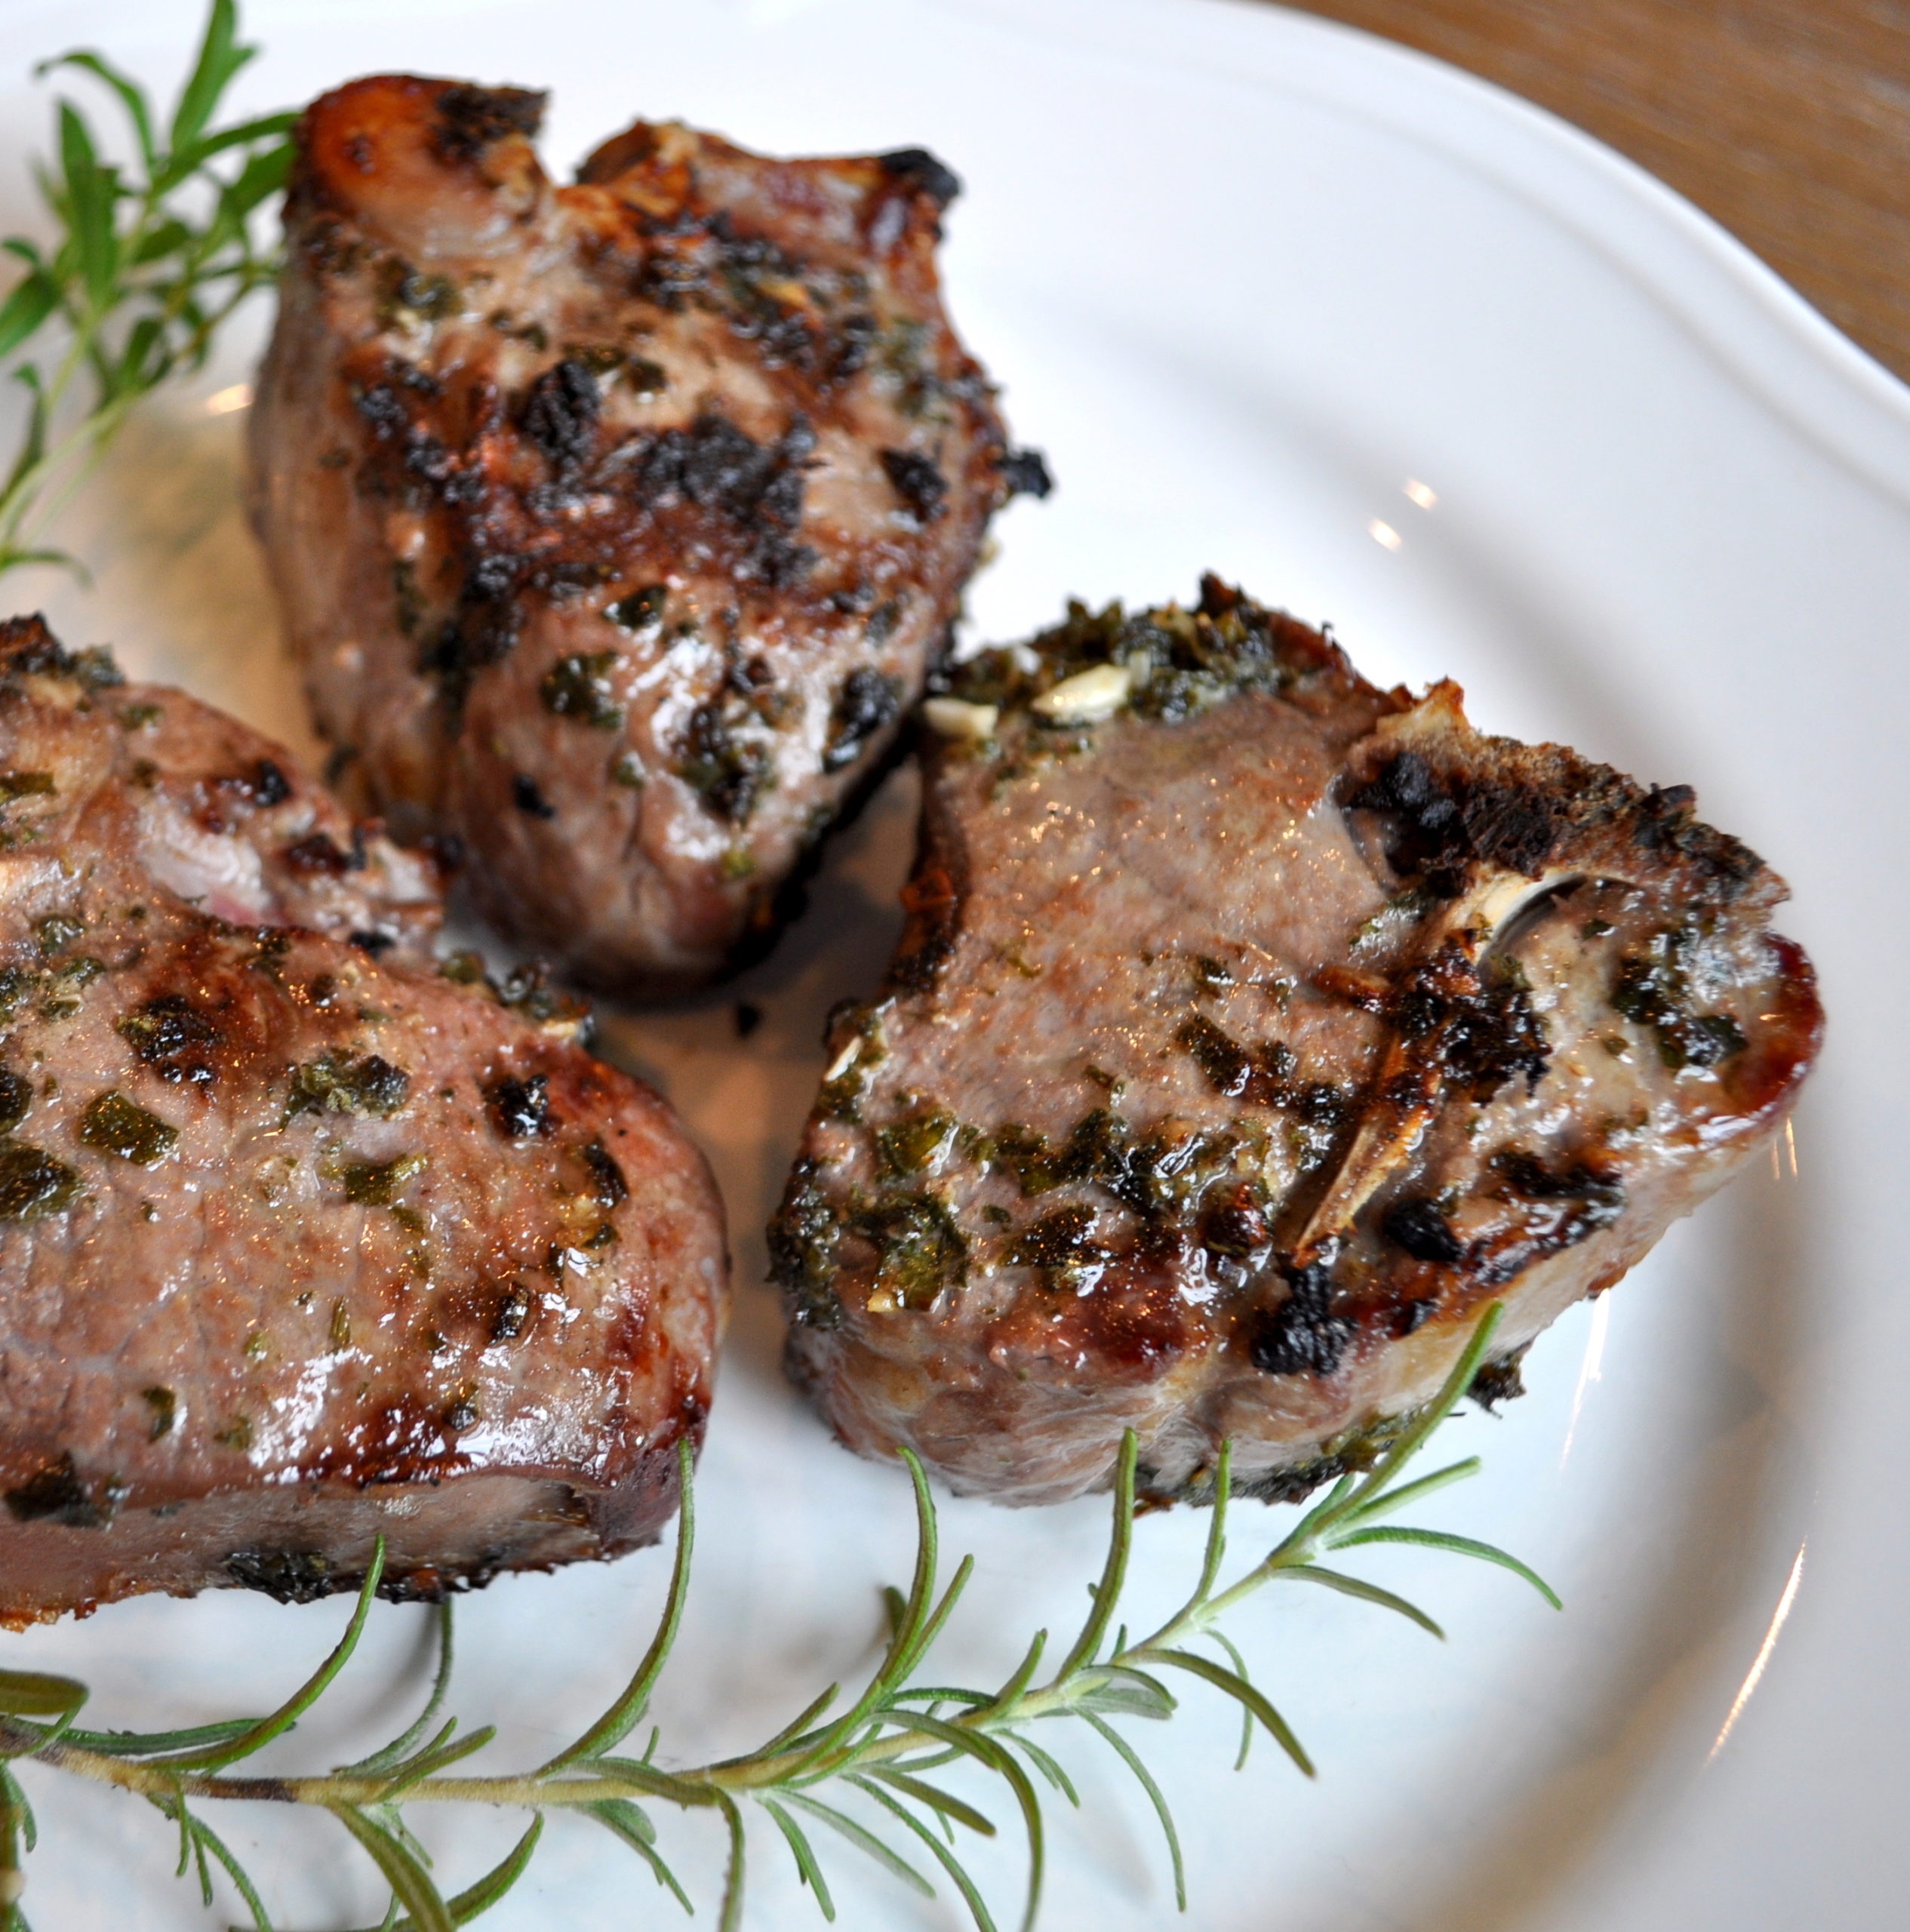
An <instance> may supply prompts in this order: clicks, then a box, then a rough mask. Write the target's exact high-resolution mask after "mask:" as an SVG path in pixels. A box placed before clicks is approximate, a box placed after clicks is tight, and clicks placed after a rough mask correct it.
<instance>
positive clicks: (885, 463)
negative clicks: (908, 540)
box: [882, 450, 949, 526]
mask: <svg viewBox="0 0 1910 1932" xmlns="http://www.w3.org/2000/svg"><path fill="white" fill-rule="evenodd" d="M882 468H883V469H884V471H885V472H887V475H888V479H889V481H890V485H891V486H892V487H893V489H894V491H895V494H897V496H898V497H900V498H901V499H902V501H903V506H905V507H906V509H908V511H909V513H910V515H912V516H913V517H914V518H915V521H917V522H918V523H919V524H921V525H924V526H926V525H929V524H931V523H933V521H935V519H936V518H937V517H939V516H940V515H942V513H943V511H944V510H945V509H946V508H947V504H946V502H945V500H944V499H946V497H947V496H948V494H949V483H948V478H946V477H945V476H944V475H943V474H942V472H941V471H940V469H937V467H936V466H935V464H934V463H933V462H931V461H930V459H929V458H928V457H925V456H917V455H916V454H915V453H914V452H913V451H910V450H884V451H883V452H882Z"/></svg>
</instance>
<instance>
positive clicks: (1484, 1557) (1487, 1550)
mask: <svg viewBox="0 0 1910 1932" xmlns="http://www.w3.org/2000/svg"><path fill="white" fill-rule="evenodd" d="M1358 1543H1416V1544H1418V1545H1419V1546H1420V1547H1421V1548H1422V1549H1444V1550H1447V1551H1450V1552H1451V1553H1452V1554H1453V1555H1455V1556H1475V1557H1477V1558H1478V1559H1479V1561H1481V1563H1496V1564H1498V1565H1499V1568H1500V1569H1502V1570H1509V1571H1511V1572H1512V1574H1513V1575H1514V1576H1515V1577H1524V1579H1525V1580H1526V1581H1527V1583H1530V1585H1531V1586H1532V1587H1533V1589H1535V1590H1536V1591H1537V1592H1539V1595H1541V1596H1542V1597H1543V1598H1545V1600H1546V1602H1548V1603H1549V1604H1551V1605H1552V1608H1553V1609H1554V1610H1563V1609H1564V1607H1565V1605H1564V1603H1563V1602H1562V1601H1561V1600H1560V1598H1559V1595H1558V1592H1557V1591H1555V1589H1553V1588H1552V1586H1551V1585H1550V1584H1549V1583H1547V1582H1546V1580H1545V1579H1544V1577H1541V1576H1540V1575H1539V1573H1538V1572H1537V1571H1536V1570H1533V1569H1530V1568H1528V1567H1527V1566H1526V1565H1525V1564H1523V1563H1521V1561H1519V1560H1518V1558H1517V1557H1516V1556H1509V1555H1507V1554H1506V1552H1505V1551H1504V1550H1502V1549H1498V1548H1496V1547H1495V1546H1493V1544H1491V1543H1480V1542H1478V1541H1477V1540H1475V1538H1473V1537H1456V1536H1453V1535H1451V1534H1448V1533H1447V1531H1444V1530H1415V1529H1408V1528H1406V1527H1403V1526H1401V1527H1386V1528H1384V1529H1377V1530H1355V1531H1353V1533H1352V1534H1351V1535H1350V1536H1343V1537H1339V1538H1338V1539H1337V1540H1336V1543H1335V1545H1334V1547H1335V1548H1336V1549H1352V1548H1353V1546H1355V1544H1358Z"/></svg>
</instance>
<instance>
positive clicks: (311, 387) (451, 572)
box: [252, 75, 1047, 996]
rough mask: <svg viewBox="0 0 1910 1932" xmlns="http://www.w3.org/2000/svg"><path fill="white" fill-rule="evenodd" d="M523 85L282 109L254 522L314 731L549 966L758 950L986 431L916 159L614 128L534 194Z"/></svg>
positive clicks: (970, 497) (392, 82) (957, 543)
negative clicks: (282, 188)
mask: <svg viewBox="0 0 1910 1932" xmlns="http://www.w3.org/2000/svg"><path fill="white" fill-rule="evenodd" d="M542 106H543V97H542V96H540V95H537V94H527V93H524V92H521V91H517V90H515V89H508V88H507V89H498V90H484V89H481V88H475V87H470V86H466V85H461V84H457V83H453V82H446V81H440V80H423V79H417V78H411V77H408V76H404V75H384V76H378V77H374V78H370V79H366V80H362V81H358V82H353V83H352V85H349V86H348V87H345V88H340V90H338V91H337V92H335V93H333V94H327V95H325V96H324V97H323V98H322V99H321V100H318V101H317V102H315V103H314V104H313V105H312V107H311V108H310V109H309V110H308V111H307V112H306V115H305V117H304V118H303V122H301V124H300V131H299V161H298V164H297V170H296V171H295V174H294V180H293V183H292V186H291V192H290V194H289V195H288V200H287V203H286V217H285V219H286V226H287V229H288V237H289V241H290V258H289V266H288V269H287V272H286V275H285V281H284V285H283V288H282V293H281V306H280V312H279V319H278V328H277V332H276V334H275V336H274V337H273V340H272V347H271V349H270V352H269V355H268V356H267V358H266V365H265V368H264V370H263V373H262V376H261V380H260V386H259V393H258V398H257V406H256V407H255V408H254V412H253V416H252V436H253V451H254V512H255V518H256V521H257V525H258V528H259V529H260V533H261V534H262V536H263V539H264V541H265V543H266V549H267V551H268V553H269V558H270V561H271V564H272V573H273V576H274V578H275V582H276V584H277V587H278V595H279V598H280V601H281V605H282V608H283V609H284V611H285V617H286V622H287V627H288V632H289V633H290V635H291V638H292V641H293V644H294V648H295V649H296V651H297V654H298V656H299V657H300V660H301V662H302V663H303V667H304V671H305V675H306V682H307V685H308V687H309V691H310V692H311V695H312V700H313V703H314V705H315V709H316V713H317V718H318V724H319V727H320V728H321V730H322V731H324V733H325V734H326V735H327V736H328V737H330V738H331V740H333V741H334V743H336V744H337V745H338V746H340V747H341V748H348V749H349V752H350V753H351V754H352V758H354V760H355V764H354V765H353V766H352V771H353V772H354V774H355V779H356V780H357V781H358V782H359V783H361V785H362V786H363V787H364V792H365V794H366V795H368V798H370V800H371V801H372V802H373V803H374V804H375V805H376V806H377V808H379V809H380V810H382V811H384V812H385V813H386V814H387V815H388V817H389V818H390V819H391V821H392V824H393V826H394V827H395V829H398V831H399V832H400V833H401V834H402V835H406V836H413V835H417V834H419V833H421V832H425V831H426V830H432V831H436V832H441V833H451V834H454V835H456V836H457V838H460V840H462V841H463V845H464V847H465V848H466V851H467V852H468V854H469V858H470V871H469V879H470V883H471V886H472V891H473V892H474V894H475V897H476V899H477V900H478V904H479V906H480V908H481V910H482V911H483V912H484V914H485V915H486V916H487V918H491V920H492V921H494V922H495V923H496V924H498V925H499V926H500V928H503V929H504V930H506V931H509V932H512V933H514V934H518V935H519V936H520V937H523V938H524V939H525V940H527V941H528V942H530V943H531V944H533V945H534V946H535V947H536V948H537V950H538V951H539V952H540V953H542V954H543V955H545V956H546V957H549V958H552V960H553V961H555V962H557V963H558V965H559V966H560V967H561V969H562V970H563V971H564V972H566V973H567V974H568V975H570V976H571V977H574V978H577V979H580V980H584V981H586V982H588V983H592V984H595V985H597V986H601V987H604V988H605V989H611V990H614V991H617V992H621V993H623V994H626V995H634V996H644V995H661V994H665V993H668V992H673V991H677V990H680V989H683V988H684V987H687V986H694V985H695V984H697V983H700V982H701V981H704V980H708V979H709V978H711V977H714V976H715V975H717V974H719V973H721V971H724V969H725V968H727V966H729V965H730V964H733V963H734V962H735V961H737V959H738V958H739V957H743V956H747V955H749V954H750V953H751V952H753V951H755V950H759V949H761V947H762V946H764V944H766V943H767V942H768V940H770V938H771V937H773V936H774V931H775V929H776V927H777V923H778V921H779V920H780V918H783V916H784V915H785V914H786V911H787V910H788V908H789V903H791V901H792V896H793V882H794V881H795V878H796V877H797V875H798V874H799V873H800V872H801V870H802V869H803V867H804V863H805V860H806V859H807V856H808V855H809V854H810V852H811V851H812V849H813V848H814V845H815V844H816V842H817V841H818V840H819V839H820V837H821V836H822V835H823V833H824V832H826V829H828V827H829V825H830V824H831V823H832V822H833V821H834V820H835V819H836V817H838V814H840V813H841V811H843V810H844V808H845V807H847V806H848V805H850V804H853V803H854V801H855V800H856V798H857V796H858V795H859V794H860V789H862V788H863V787H864V786H866V783H868V782H869V780H871V779H872V777H875V776H876V775H878V774H879V771H880V770H881V768H882V765H883V763H884V759H885V758H886V756H887V754H888V752H889V751H890V747H891V746H892V745H893V742H894V740H895V737H896V734H897V731H898V730H899V728H900V720H901V718H902V716H903V712H905V711H906V708H907V707H908V706H909V704H911V703H912V702H913V701H914V700H915V698H916V697H918V695H919V694H920V692H921V688H922V685H923V681H924V676H925V674H926V672H927V667H928V666H929V664H930V662H931V661H932V660H933V659H934V658H935V657H936V656H937V654H939V653H940V652H941V651H943V648H944V646H945V643H946V637H947V633H948V629H949V623H950V622H951V620H952V618H953V617H954V615H955V608H956V604H957V600H958V596H959V594H960V592H961V586H962V584H963V583H964V580H966V579H967V576H968V574H969V573H970V570H971V569H972V568H973V566H974V563H975V561H976V558H977V553H978V551H979V549H980V544H981V542H982V539H983V531H984V528H985V526H986V521H987V519H988V518H989V515H990V514H991V512H992V511H993V510H994V509H995V508H996V507H997V506H998V505H999V504H1001V503H1002V502H1003V501H1004V500H1006V498H1007V496H1008V495H1009V494H1010V492H1011V491H1012V490H1013V489H1014V488H1025V489H1032V490H1035V491H1038V492H1041V491H1045V490H1046V488H1047V478H1046V474H1045V472H1044V470H1043V469H1042V466H1041V461H1040V459H1039V458H1038V457H1034V456H1032V455H1029V454H1021V455H1013V454H1010V451H1009V450H1008V449H1007V445H1006V441H1005V438H1004V432H1003V429H1002V426H1001V421H1000V420H999V418H998V415H997V414H996V412H995V406H994V403H993V399H992V391H991V389H990V387H989V383H988V382H987V380H986V377H984V376H983V372H982V371H981V370H980V368H979V366H978V365H977V364H976V363H975V362H974V361H973V360H972V359H971V358H970V357H969V356H968V355H967V353H966V352H964V350H963V349H962V348H961V345H960V343H958V342H957V340H955V336H954V335H953V334H952V331H950V328H949V325H948V321H947V319H946V316H945V315H944V313H943V308H942V304H941V298H940V291H939V285H938V281H937V271H936V264H935V248H936V244H937V240H938V239H939V237H940V222H939V218H940V214H941V211H942V208H943V205H944V204H945V203H946V202H947V200H948V199H949V198H950V197H952V195H953V194H954V193H955V192H956V186H957V184H956V183H955V177H953V176H952V175H951V174H949V171H948V170H947V169H946V168H943V166H942V165H940V163H939V162H937V161H935V160H934V158H933V157H932V156H930V155H927V154H925V153H924V152H921V151H919V150H911V151H909V152H904V153H900V154H896V155H888V156H885V157H880V158H860V159H854V158H851V159H841V160H806V161H777V160H769V159H765V158H762V157H761V156H758V155H752V154H749V153H747V152H745V151H743V149H740V148H737V147H734V146H730V144H729V143H727V142H725V141H723V140H718V139H717V138H716V137H714V136H712V135H706V134H697V133H694V132H692V131H690V129H688V128H684V127H681V126H678V125H674V124H664V125H649V124H647V123H643V122H639V123H638V124H637V125H635V126H633V127H632V128H630V129H629V131H627V132H626V133H625V134H621V135H620V136H618V137H617V138H616V139H615V140H612V141H611V142H609V143H607V144H606V145H605V146H603V147H601V148H600V149H598V151H597V152H595V154H594V155H592V156H591V158H589V160H588V161H587V162H586V163H585V164H584V165H583V168H582V170H581V171H580V177H579V180H578V181H577V183H575V184H574V185H573V186H561V187H560V186H553V185H552V183H551V182H550V181H549V180H548V179H547V178H546V176H545V174H544V173H543V170H542V168H540V166H539V165H538V162H537V157H536V155H535V153H534V151H533V149H532V146H531V136H532V134H534V132H535V131H536V129H537V125H538V121H539V118H540V113H541V111H542Z"/></svg>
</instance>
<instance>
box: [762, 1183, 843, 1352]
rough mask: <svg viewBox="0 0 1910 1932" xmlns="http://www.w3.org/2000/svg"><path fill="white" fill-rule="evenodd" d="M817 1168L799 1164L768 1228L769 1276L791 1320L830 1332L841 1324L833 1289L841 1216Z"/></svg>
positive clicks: (839, 1302) (840, 1312)
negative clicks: (783, 1298)
mask: <svg viewBox="0 0 1910 1932" xmlns="http://www.w3.org/2000/svg"><path fill="white" fill-rule="evenodd" d="M818 1171H819V1168H818V1164H817V1162H815V1161H812V1160H809V1159H807V1158H804V1159H801V1160H798V1161H797V1162H796V1164H795V1166H794V1168H792V1169H791V1171H790V1174H789V1181H788V1183H787V1184H786V1186H785V1187H784V1189H783V1200H782V1203H781V1204H780V1206H779V1207H777V1211H776V1215H775V1218H774V1220H772V1221H771V1222H770V1225H769V1278H770V1281H772V1282H774V1284H776V1286H777V1287H780V1288H781V1289H782V1290H783V1293H784V1294H785V1296H786V1297H787V1299H788V1302H789V1312H790V1317H791V1318H792V1320H793V1321H796V1322H797V1323H798V1324H801V1325H802V1326H804V1327H812V1328H834V1327H837V1326H838V1325H839V1324H840V1323H841V1320H842V1303H841V1298H840V1297H838V1294H837V1293H836V1290H835V1275H836V1256H837V1251H838V1247H839V1245H840V1244H841V1237H842V1217H841V1214H840V1213H839V1211H838V1209H837V1207H836V1205H835V1202H834V1201H832V1199H831V1198H830V1197H829V1195H828V1194H827V1193H826V1192H825V1191H824V1190H823V1189H822V1188H821V1187H820V1186H818V1185H817V1178H816V1177H817V1173H818Z"/></svg>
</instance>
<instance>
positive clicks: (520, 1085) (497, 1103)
mask: <svg viewBox="0 0 1910 1932" xmlns="http://www.w3.org/2000/svg"><path fill="white" fill-rule="evenodd" d="M484 1104H485V1105H486V1106H487V1107H488V1108H489V1109H490V1110H491V1119H492V1121H493V1122H494V1124H496V1126H497V1131H498V1132H499V1133H500V1134H503V1137H504V1138H505V1139H506V1140H542V1139H543V1138H544V1137H546V1136H547V1135H548V1134H550V1133H551V1132H552V1131H553V1130H554V1129H555V1127H556V1124H557V1122H556V1119H555V1116H554V1115H552V1112H551V1110H550V1078H549V1075H547V1074H543V1073H533V1074H528V1075H525V1076H524V1078H521V1079H520V1078H517V1077H516V1076H515V1075H506V1077H505V1078H503V1079H501V1080H497V1081H494V1082H493V1083H492V1084H491V1085H490V1086H489V1087H487V1088H485V1089H484Z"/></svg>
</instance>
